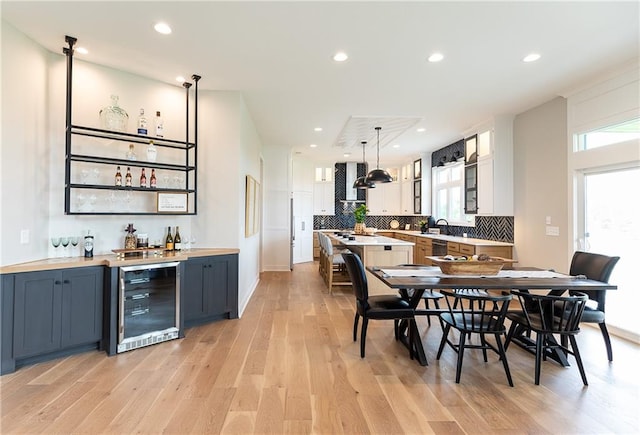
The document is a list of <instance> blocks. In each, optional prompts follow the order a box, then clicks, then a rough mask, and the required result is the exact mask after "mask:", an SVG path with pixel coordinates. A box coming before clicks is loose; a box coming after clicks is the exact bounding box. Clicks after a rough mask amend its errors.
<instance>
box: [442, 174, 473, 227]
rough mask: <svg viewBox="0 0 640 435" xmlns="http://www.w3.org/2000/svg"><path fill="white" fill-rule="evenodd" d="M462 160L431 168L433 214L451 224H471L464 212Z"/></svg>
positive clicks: (470, 219) (469, 218) (470, 218)
mask: <svg viewBox="0 0 640 435" xmlns="http://www.w3.org/2000/svg"><path fill="white" fill-rule="evenodd" d="M463 174H464V162H456V163H450V164H447V165H445V166H436V167H434V168H432V193H433V195H432V198H433V216H434V217H435V218H436V219H446V220H447V221H448V222H449V224H451V225H456V224H457V225H465V226H469V225H472V224H471V222H472V218H473V216H470V215H465V214H464V206H463V204H464V203H463V201H464V177H463Z"/></svg>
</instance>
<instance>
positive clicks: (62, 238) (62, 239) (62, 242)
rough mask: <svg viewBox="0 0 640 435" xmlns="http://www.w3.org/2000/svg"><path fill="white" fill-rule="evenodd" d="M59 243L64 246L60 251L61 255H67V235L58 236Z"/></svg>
mask: <svg viewBox="0 0 640 435" xmlns="http://www.w3.org/2000/svg"><path fill="white" fill-rule="evenodd" d="M60 243H61V244H62V247H63V248H64V250H63V251H62V255H63V256H65V257H68V256H69V255H68V250H67V246H69V237H66V236H65V237H61V238H60Z"/></svg>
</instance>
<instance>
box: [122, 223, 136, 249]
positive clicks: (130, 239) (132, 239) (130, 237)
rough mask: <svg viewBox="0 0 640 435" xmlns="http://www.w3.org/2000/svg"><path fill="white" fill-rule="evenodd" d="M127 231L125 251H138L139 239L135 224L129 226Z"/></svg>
mask: <svg viewBox="0 0 640 435" xmlns="http://www.w3.org/2000/svg"><path fill="white" fill-rule="evenodd" d="M125 231H126V233H127V235H126V236H125V238H124V249H136V247H137V244H138V238H137V237H136V235H135V234H134V233H135V232H136V229H135V228H133V224H129V225H127V227H126V228H125Z"/></svg>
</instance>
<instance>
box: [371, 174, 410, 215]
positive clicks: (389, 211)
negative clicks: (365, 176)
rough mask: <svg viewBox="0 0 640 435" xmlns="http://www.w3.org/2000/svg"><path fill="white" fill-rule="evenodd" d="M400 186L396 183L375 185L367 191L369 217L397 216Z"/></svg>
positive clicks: (399, 212)
mask: <svg viewBox="0 0 640 435" xmlns="http://www.w3.org/2000/svg"><path fill="white" fill-rule="evenodd" d="M400 189H401V185H400V183H399V182H397V181H393V182H391V183H379V184H376V187H375V189H369V190H368V191H367V208H368V209H369V214H370V215H380V216H385V215H387V216H388V215H394V216H395V215H399V214H402V213H401V194H400Z"/></svg>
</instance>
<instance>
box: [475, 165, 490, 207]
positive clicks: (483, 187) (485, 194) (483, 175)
mask: <svg viewBox="0 0 640 435" xmlns="http://www.w3.org/2000/svg"><path fill="white" fill-rule="evenodd" d="M477 189H478V191H477V197H478V214H493V157H492V156H483V157H478V184H477Z"/></svg>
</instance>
